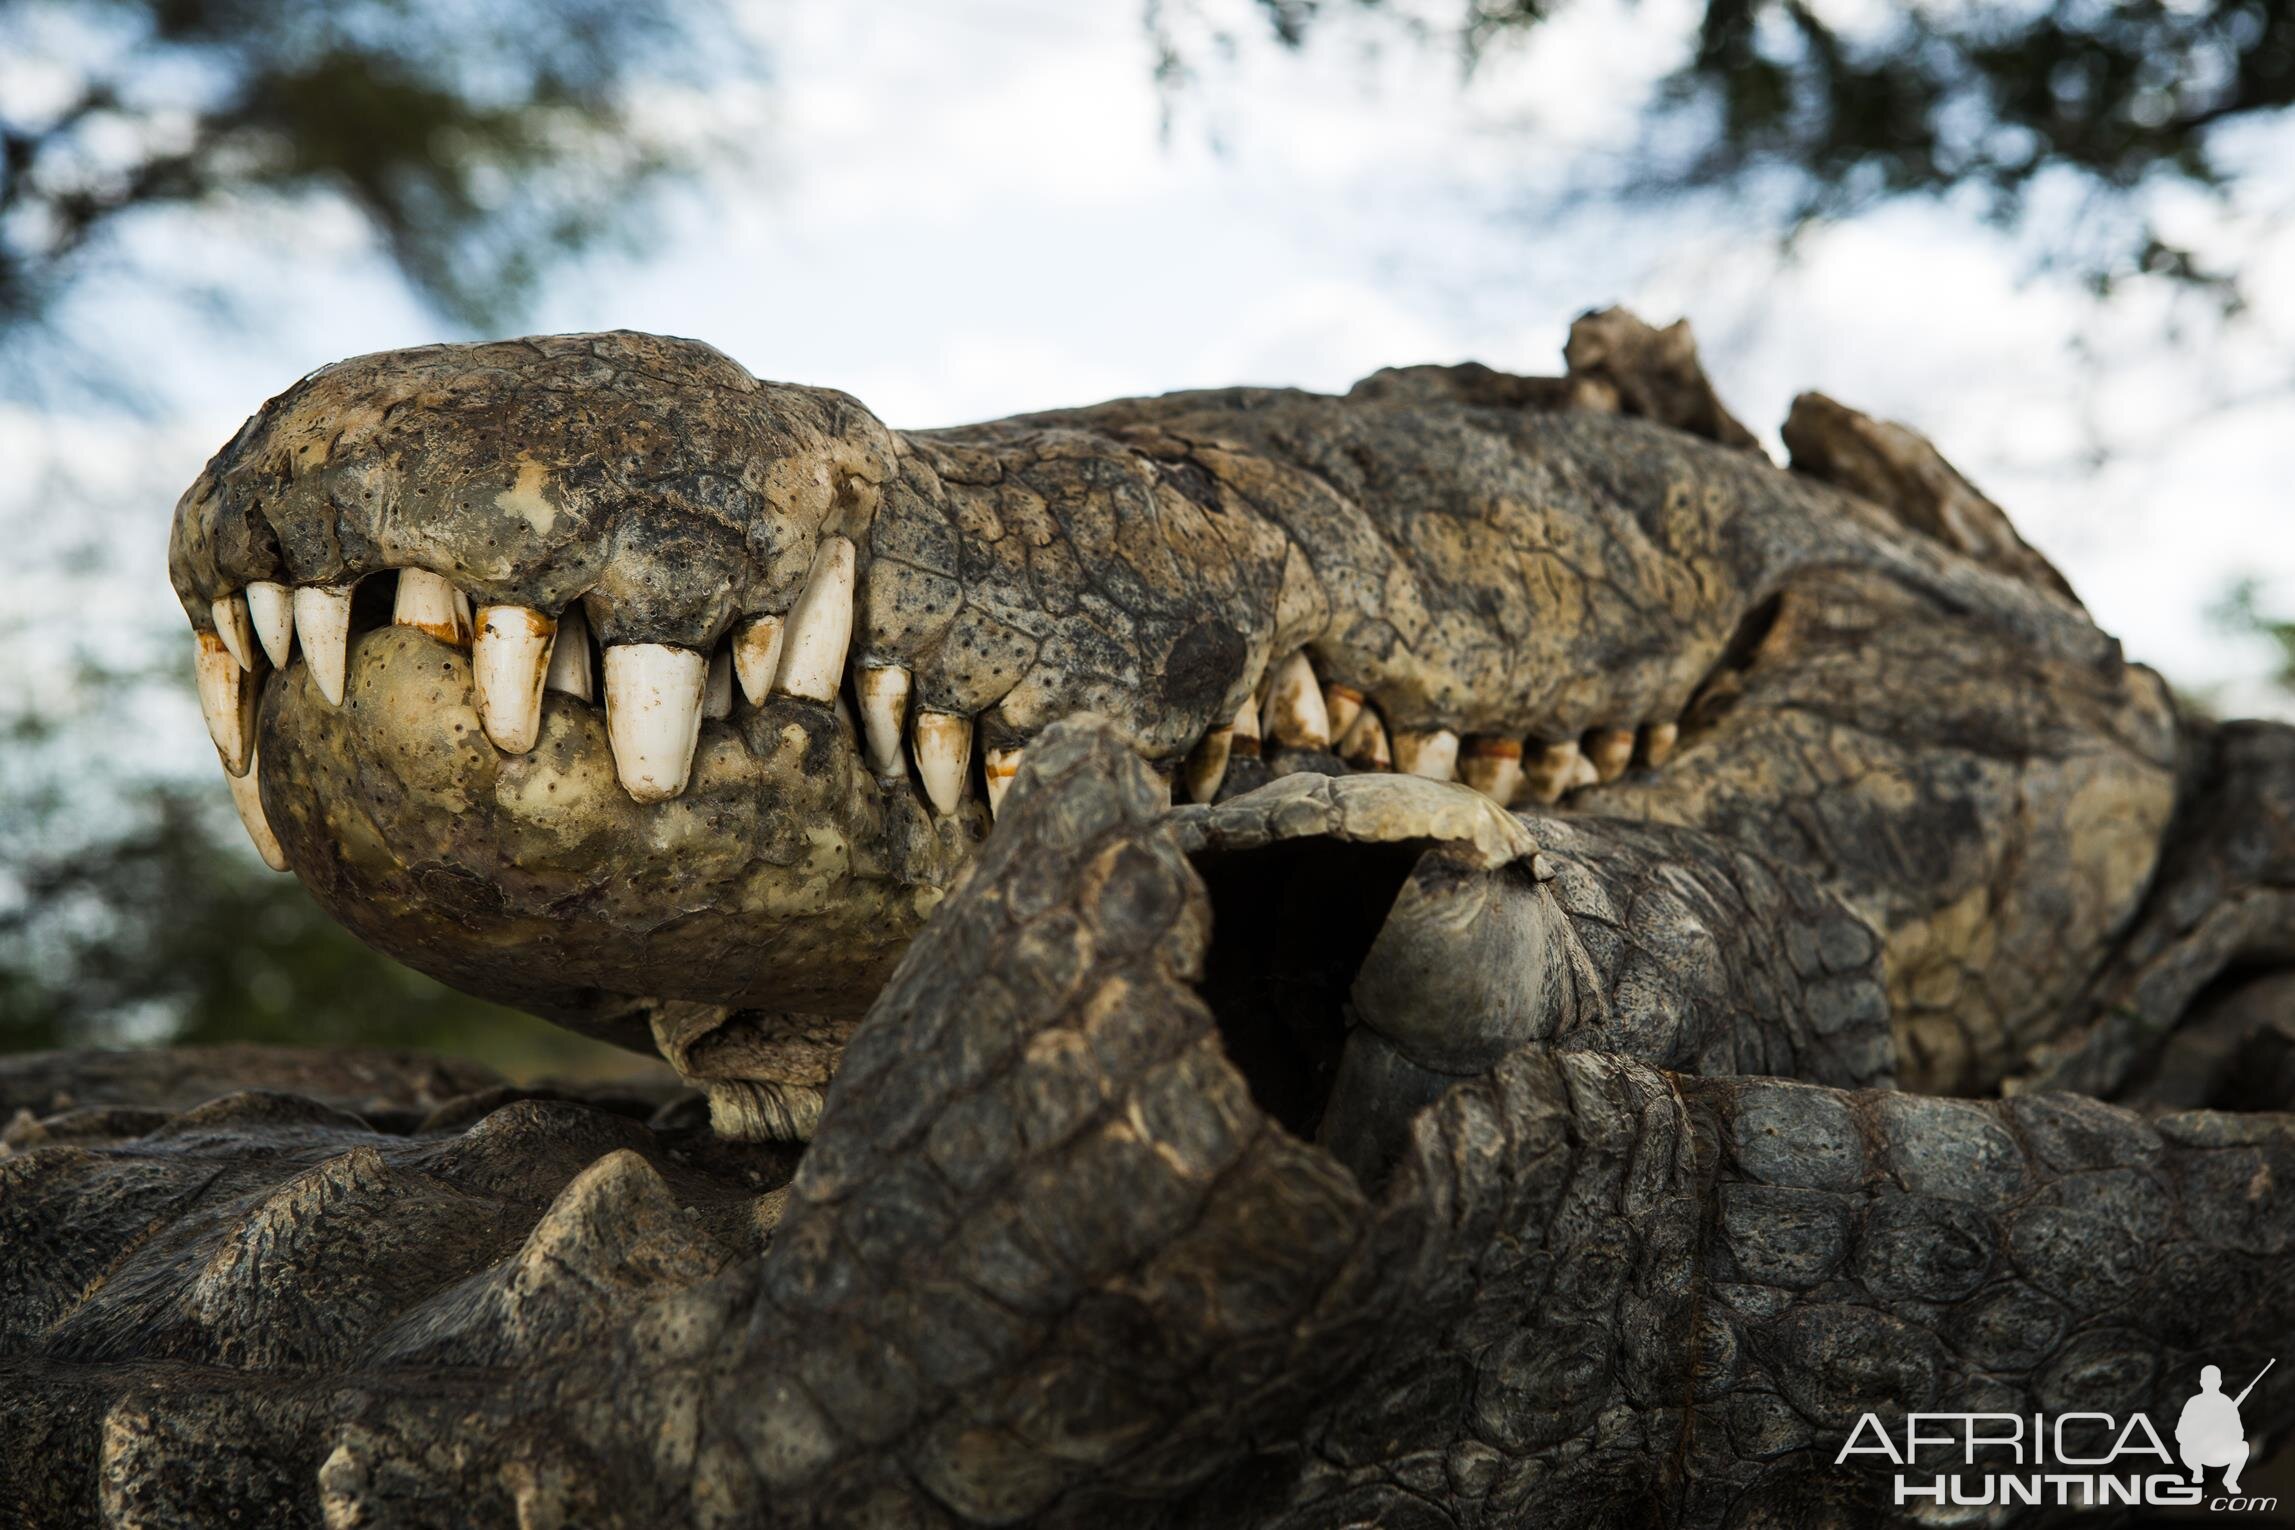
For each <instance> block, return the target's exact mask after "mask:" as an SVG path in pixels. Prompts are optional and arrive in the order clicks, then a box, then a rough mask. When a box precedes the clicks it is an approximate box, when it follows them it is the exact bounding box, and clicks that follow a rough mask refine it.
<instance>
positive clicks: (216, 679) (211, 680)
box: [192, 632, 260, 776]
mask: <svg viewBox="0 0 2295 1530" xmlns="http://www.w3.org/2000/svg"><path fill="white" fill-rule="evenodd" d="M193 636H194V637H195V638H197V640H198V645H199V646H198V649H197V651H196V652H195V653H194V654H193V656H192V663H193V665H194V673H195V675H196V677H197V679H198V681H199V710H200V714H201V715H202V716H204V717H205V718H206V719H207V736H208V737H209V738H212V739H214V740H215V752H216V753H217V754H219V755H221V756H223V769H224V772H225V773H226V774H228V775H234V776H243V775H245V774H247V762H248V761H249V760H251V759H253V758H254V756H255V697H256V693H257V691H258V690H259V689H260V686H259V685H258V684H257V683H256V680H255V677H254V676H253V675H250V674H248V673H247V671H245V670H244V669H241V668H240V667H239V661H238V660H237V659H234V658H233V657H231V650H230V649H229V648H228V647H226V646H224V642H223V639H222V638H220V637H218V636H217V635H216V634H214V633H212V632H199V633H194V634H193Z"/></svg>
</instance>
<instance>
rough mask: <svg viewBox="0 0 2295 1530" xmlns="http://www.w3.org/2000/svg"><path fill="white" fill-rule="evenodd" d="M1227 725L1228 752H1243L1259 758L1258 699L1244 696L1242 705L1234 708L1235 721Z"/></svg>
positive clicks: (1233, 753)
mask: <svg viewBox="0 0 2295 1530" xmlns="http://www.w3.org/2000/svg"><path fill="white" fill-rule="evenodd" d="M1228 726H1229V729H1230V732H1229V734H1228V739H1227V752H1228V754H1229V755H1231V756H1232V755H1238V754H1243V755H1249V756H1250V757H1251V758H1252V759H1257V758H1259V703H1258V701H1257V700H1256V699H1254V698H1252V697H1250V696H1246V697H1244V698H1243V705H1242V706H1240V707H1237V708H1236V709H1235V721H1234V722H1232V723H1230V724H1229V725H1228Z"/></svg>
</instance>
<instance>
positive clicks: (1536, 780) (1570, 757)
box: [1526, 738, 1585, 807]
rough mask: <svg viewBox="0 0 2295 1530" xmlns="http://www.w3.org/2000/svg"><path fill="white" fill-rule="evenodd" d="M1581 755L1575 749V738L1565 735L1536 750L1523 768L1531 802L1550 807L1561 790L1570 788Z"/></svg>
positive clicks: (1560, 796)
mask: <svg viewBox="0 0 2295 1530" xmlns="http://www.w3.org/2000/svg"><path fill="white" fill-rule="evenodd" d="M1583 764H1585V757H1584V756H1582V755H1580V754H1579V753H1578V741H1577V740H1576V739H1574V738H1566V739H1564V740H1562V742H1560V743H1559V744H1548V745H1547V746H1546V747H1545V748H1544V749H1541V750H1540V751H1538V757H1537V758H1536V759H1535V760H1532V761H1531V762H1530V766H1529V769H1528V771H1527V772H1526V774H1527V776H1528V779H1529V783H1530V797H1531V800H1532V801H1534V802H1539V803H1543V804H1544V805H1546V806H1547V807H1552V806H1553V805H1554V804H1555V803H1557V802H1560V801H1561V800H1562V793H1564V792H1566V791H1568V790H1569V789H1570V782H1571V780H1572V779H1573V778H1574V777H1575V776H1576V775H1577V773H1578V768H1579V767H1580V766H1582V765H1583Z"/></svg>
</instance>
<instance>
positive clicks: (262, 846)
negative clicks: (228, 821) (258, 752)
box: [223, 752, 287, 871]
mask: <svg viewBox="0 0 2295 1530" xmlns="http://www.w3.org/2000/svg"><path fill="white" fill-rule="evenodd" d="M223 779H224V780H226V781H228V782H229V783H230V784H231V805H232V806H233V807H235V808H237V809H238V810H239V822H240V823H241V824H243V825H245V826H246V829H247V837H248V838H249V839H251V840H253V841H255V853H256V854H257V855H260V856H261V857H263V864H264V865H266V866H268V867H270V868H271V869H272V870H273V871H285V870H286V869H287V852H286V851H285V850H282V849H281V848H279V836H278V835H276V834H274V833H272V832H271V820H270V819H269V818H267V817H265V816H264V814H263V781H262V772H261V770H259V769H258V768H257V766H256V764H255V756H254V754H253V753H252V752H250V753H249V754H248V756H247V773H246V774H245V775H243V776H234V775H226V776H225V777H224V778H223Z"/></svg>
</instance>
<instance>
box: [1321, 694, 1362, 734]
mask: <svg viewBox="0 0 2295 1530" xmlns="http://www.w3.org/2000/svg"><path fill="white" fill-rule="evenodd" d="M1323 712H1324V715H1326V716H1327V717H1329V718H1330V720H1331V737H1333V738H1335V739H1343V738H1345V737H1346V736H1347V730H1348V729H1350V728H1352V727H1354V725H1355V719H1356V718H1357V717H1360V716H1361V715H1362V712H1363V693H1362V692H1361V691H1358V690H1356V689H1355V688H1354V687H1353V686H1351V685H1326V686H1324V687H1323Z"/></svg>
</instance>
